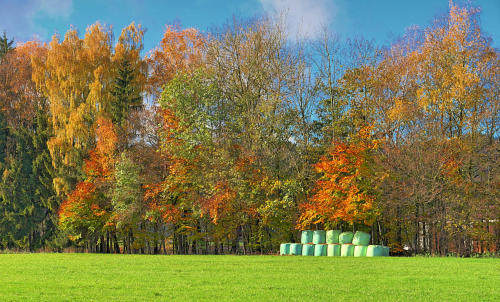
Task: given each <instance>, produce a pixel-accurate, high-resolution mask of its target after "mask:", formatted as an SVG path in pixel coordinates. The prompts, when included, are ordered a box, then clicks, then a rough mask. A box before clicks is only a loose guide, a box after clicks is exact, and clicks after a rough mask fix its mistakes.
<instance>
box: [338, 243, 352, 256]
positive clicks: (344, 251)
mask: <svg viewBox="0 0 500 302" xmlns="http://www.w3.org/2000/svg"><path fill="white" fill-rule="evenodd" d="M340 256H342V257H348V256H351V257H352V256H354V245H352V244H342V247H341V248H340Z"/></svg>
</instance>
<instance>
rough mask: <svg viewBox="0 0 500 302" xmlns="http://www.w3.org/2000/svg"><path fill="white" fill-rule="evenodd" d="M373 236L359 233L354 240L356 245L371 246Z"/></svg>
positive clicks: (353, 242)
mask: <svg viewBox="0 0 500 302" xmlns="http://www.w3.org/2000/svg"><path fill="white" fill-rule="evenodd" d="M370 237H371V235H370V234H368V233H365V232H361V231H357V232H356V233H354V237H353V238H352V244H354V245H369V244H370Z"/></svg>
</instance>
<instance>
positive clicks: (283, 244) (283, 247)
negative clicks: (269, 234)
mask: <svg viewBox="0 0 500 302" xmlns="http://www.w3.org/2000/svg"><path fill="white" fill-rule="evenodd" d="M280 255H282V256H283V255H286V243H282V244H280Z"/></svg>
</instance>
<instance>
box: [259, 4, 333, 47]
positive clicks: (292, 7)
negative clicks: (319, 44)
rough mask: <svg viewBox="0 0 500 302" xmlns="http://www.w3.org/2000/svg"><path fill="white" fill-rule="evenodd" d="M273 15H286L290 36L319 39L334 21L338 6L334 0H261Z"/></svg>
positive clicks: (263, 5)
mask: <svg viewBox="0 0 500 302" xmlns="http://www.w3.org/2000/svg"><path fill="white" fill-rule="evenodd" d="M259 1H260V3H261V5H262V7H263V8H264V10H265V11H266V12H267V13H268V14H271V15H281V14H284V16H285V18H286V19H285V25H286V29H287V31H288V34H289V36H290V37H292V38H294V37H303V36H305V37H307V38H311V39H318V38H320V37H321V34H322V32H323V29H324V28H325V27H326V26H330V25H331V24H332V22H333V19H334V17H335V15H336V14H337V11H338V8H337V7H336V6H335V3H334V1H333V0H330V1H328V0H259Z"/></svg>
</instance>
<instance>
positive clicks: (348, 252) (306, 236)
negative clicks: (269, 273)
mask: <svg viewBox="0 0 500 302" xmlns="http://www.w3.org/2000/svg"><path fill="white" fill-rule="evenodd" d="M369 244H370V234H368V233H365V232H361V231H357V232H356V233H353V232H341V231H339V230H328V231H323V230H316V231H311V230H305V231H302V234H301V238H300V243H282V244H281V246H280V255H296V256H297V255H302V256H343V257H347V256H354V257H364V256H366V257H377V256H389V248H388V247H386V246H382V245H369Z"/></svg>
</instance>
